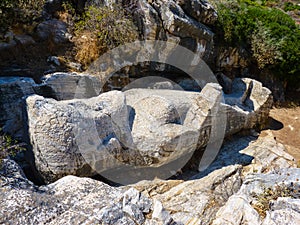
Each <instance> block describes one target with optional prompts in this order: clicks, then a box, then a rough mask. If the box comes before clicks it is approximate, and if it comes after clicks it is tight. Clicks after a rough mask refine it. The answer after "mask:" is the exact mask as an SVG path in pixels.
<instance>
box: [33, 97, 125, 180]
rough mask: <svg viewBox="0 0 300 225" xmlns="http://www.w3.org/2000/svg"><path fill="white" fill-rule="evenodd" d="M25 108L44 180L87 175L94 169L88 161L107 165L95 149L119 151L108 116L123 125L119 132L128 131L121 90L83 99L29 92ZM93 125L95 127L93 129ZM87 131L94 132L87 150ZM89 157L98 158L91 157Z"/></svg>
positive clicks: (35, 155) (36, 161)
mask: <svg viewBox="0 0 300 225" xmlns="http://www.w3.org/2000/svg"><path fill="white" fill-rule="evenodd" d="M27 108H28V118H29V121H28V126H29V133H30V140H31V144H32V147H33V152H34V157H35V163H36V165H37V168H38V170H39V171H40V173H41V174H42V176H43V177H44V179H45V181H46V182H51V181H54V180H57V179H58V178H61V177H63V176H65V175H68V174H73V175H79V176H91V175H93V174H95V172H94V171H93V169H96V168H95V165H92V162H93V163H95V164H97V165H102V166H104V167H105V165H106V164H108V165H109V162H107V161H106V159H105V158H101V157H102V156H101V155H100V156H97V151H100V152H104V153H105V152H106V151H108V152H120V151H121V149H122V147H121V145H120V142H119V141H118V140H117V137H116V134H115V133H116V132H114V130H115V129H114V127H113V122H114V121H113V119H112V118H115V120H118V121H115V122H116V123H117V124H118V127H121V128H122V129H123V130H122V134H123V135H126V134H128V133H129V132H128V131H129V125H128V123H127V124H125V122H127V120H125V122H124V120H123V119H122V118H123V117H124V115H125V118H126V113H127V108H126V105H125V98H124V95H123V94H122V93H121V92H116V91H113V92H109V93H104V94H102V95H100V96H98V97H94V98H91V99H88V100H84V101H81V100H70V101H56V100H54V99H45V98H43V97H41V96H38V95H33V96H30V97H28V98H27ZM118 118H119V119H118ZM94 124H96V125H94ZM94 127H96V128H95V129H97V130H93V128H94ZM126 129H127V130H128V131H126ZM90 134H94V135H96V136H97V137H96V141H97V143H92V144H90V146H92V147H93V148H94V149H92V150H91V152H90V151H89V150H90V149H89V148H90V146H89V142H92V141H94V140H93V139H92V138H93V137H90V136H89V135H90ZM124 139H127V137H126V136H124ZM98 142H99V143H98ZM93 151H96V153H95V154H93ZM89 157H98V158H96V159H95V160H93V161H91V160H89ZM93 159H94V158H93ZM98 160H100V162H98ZM101 160H102V161H101ZM91 167H92V168H91Z"/></svg>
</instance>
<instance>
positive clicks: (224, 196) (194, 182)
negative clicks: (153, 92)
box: [0, 136, 300, 225]
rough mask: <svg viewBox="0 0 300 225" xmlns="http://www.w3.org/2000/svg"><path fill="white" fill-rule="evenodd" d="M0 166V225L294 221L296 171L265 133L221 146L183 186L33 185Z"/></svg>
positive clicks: (69, 181) (299, 200)
mask: <svg viewBox="0 0 300 225" xmlns="http://www.w3.org/2000/svg"><path fill="white" fill-rule="evenodd" d="M2 165H3V166H2V167H1V169H0V193H4V194H0V215H1V217H0V223H4V224H6V223H13V224H32V223H34V224H37V223H39V224H46V223H47V224H81V223H97V224H99V223H103V224H153V225H154V224H189V223H191V224H216V225H217V224H222V225H223V224H263V225H267V224H297V222H298V221H299V210H298V209H299V204H300V192H299V187H300V183H299V176H300V169H297V168H290V167H295V164H294V163H293V158H292V157H291V156H290V155H288V154H287V153H286V152H285V149H284V147H283V145H281V144H278V143H277V142H276V141H275V140H274V138H273V137H272V136H265V137H260V138H259V139H258V140H255V138H254V137H242V138H239V139H235V140H232V141H229V142H227V143H226V145H225V146H224V147H223V148H222V149H221V153H220V156H219V157H218V158H217V159H216V160H215V162H214V164H212V165H211V166H210V167H209V168H208V170H206V171H203V172H201V173H199V174H197V175H195V176H193V177H191V179H190V180H188V181H183V180H168V181H165V180H160V179H155V180H151V181H141V182H139V183H136V184H133V185H130V186H123V187H118V188H116V187H112V186H109V185H107V184H104V183H102V182H100V181H96V180H93V179H90V178H79V177H74V176H66V177H64V178H62V179H59V180H58V181H56V182H54V183H52V184H50V185H46V186H41V187H38V186H35V185H34V184H33V183H32V182H30V181H28V180H27V179H26V177H25V176H24V174H23V172H22V170H21V169H20V167H19V166H18V165H17V164H16V163H15V162H14V161H12V160H7V159H6V160H4V162H3V164H2ZM250 168H252V169H250ZM253 172H254V173H253ZM266 200H267V201H266ZM233 212H234V213H233Z"/></svg>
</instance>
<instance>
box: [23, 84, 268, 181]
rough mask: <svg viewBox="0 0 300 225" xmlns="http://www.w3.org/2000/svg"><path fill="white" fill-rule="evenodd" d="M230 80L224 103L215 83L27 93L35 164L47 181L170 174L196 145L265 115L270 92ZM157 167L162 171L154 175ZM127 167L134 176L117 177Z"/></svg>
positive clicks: (252, 124) (251, 124)
mask: <svg viewBox="0 0 300 225" xmlns="http://www.w3.org/2000/svg"><path fill="white" fill-rule="evenodd" d="M235 82H236V83H237V84H239V85H240V86H241V87H240V86H239V85H237V86H238V87H235V88H234V90H235V89H236V92H235V94H232V95H230V96H225V102H227V103H228V104H225V103H224V102H222V92H221V87H220V86H219V85H217V84H207V85H206V86H205V87H204V88H203V90H202V91H201V92H200V93H197V92H186V91H179V90H167V89H130V90H127V91H125V92H124V93H122V92H118V91H112V92H107V93H104V94H101V95H99V96H98V97H94V98H90V99H84V100H68V101H56V100H53V99H46V98H43V97H40V96H31V97H29V98H28V99H27V107H28V118H29V132H30V138H31V143H32V146H33V151H34V153H35V158H36V164H37V167H38V169H39V170H40V172H41V173H42V175H43V176H44V178H45V179H46V181H47V182H50V181H53V180H56V179H58V178H60V177H62V176H65V175H67V174H72V175H80V176H87V175H93V174H94V172H93V171H97V172H103V171H107V172H108V173H110V175H109V176H112V177H110V178H112V179H114V177H115V176H117V177H118V179H119V180H118V181H119V182H121V183H122V182H125V183H127V182H135V181H137V180H139V179H152V178H153V177H155V176H162V177H163V178H166V177H169V176H171V175H172V174H174V173H175V172H176V170H178V169H180V168H181V167H183V166H184V164H185V163H186V162H187V161H188V160H189V158H190V157H191V155H192V154H193V152H194V151H195V150H196V149H200V148H203V147H205V146H206V145H207V144H209V143H219V145H221V143H222V141H223V138H224V137H225V136H228V135H231V134H233V133H236V132H239V131H241V130H243V129H251V128H253V127H255V126H257V125H260V124H261V123H263V121H265V120H266V119H267V117H268V112H269V111H268V110H269V109H270V106H271V105H270V102H271V97H270V96H271V95H270V92H269V91H268V90H267V89H265V88H263V87H262V85H261V84H260V83H259V82H256V81H252V80H247V79H246V80H245V79H244V80H239V81H235ZM170 85H171V84H170ZM226 120H227V127H226ZM49 143H51V144H50V145H49ZM214 148H218V147H216V146H215V147H214ZM214 152H216V153H217V151H214ZM211 153H212V152H211ZM57 156H59V157H57ZM209 157H210V156H209ZM174 162H177V163H174ZM168 165H172V166H171V167H170V168H169V167H168ZM136 166H137V167H140V168H141V170H140V171H143V172H141V173H139V175H138V174H135V172H133V171H135V167H136ZM90 167H91V168H90ZM161 167H164V170H166V171H168V172H167V173H166V174H165V173H161V174H159V172H158V171H160V170H162V168H161ZM143 168H144V170H143ZM147 168H153V170H152V169H150V171H152V172H149V171H146V170H147ZM129 171H131V172H132V174H131V176H130V177H131V178H133V179H134V180H130V179H128V178H125V177H124V176H123V175H124V174H126V173H129ZM171 171H173V172H171ZM174 171H175V172H174ZM131 172H130V173H131ZM146 172H147V173H148V172H149V174H148V175H146V174H145V173H146ZM107 175H108V174H107V173H106V176H107Z"/></svg>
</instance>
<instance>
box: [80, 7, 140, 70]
mask: <svg viewBox="0 0 300 225" xmlns="http://www.w3.org/2000/svg"><path fill="white" fill-rule="evenodd" d="M137 38H138V32H137V28H136V26H135V25H134V23H133V20H132V18H131V15H129V14H128V13H127V12H126V10H125V9H124V8H122V6H121V5H113V6H104V7H94V6H90V7H89V8H87V9H86V11H85V13H84V14H83V16H82V19H80V20H79V21H78V22H77V23H76V26H75V38H74V43H75V46H76V59H77V61H79V62H80V63H82V64H83V65H84V66H85V67H86V66H88V65H89V64H90V63H91V62H92V61H94V60H95V59H96V58H98V57H99V56H100V55H101V54H102V53H104V52H106V51H107V50H109V49H113V48H115V47H117V46H119V45H122V44H124V43H127V42H132V41H134V40H136V39H137Z"/></svg>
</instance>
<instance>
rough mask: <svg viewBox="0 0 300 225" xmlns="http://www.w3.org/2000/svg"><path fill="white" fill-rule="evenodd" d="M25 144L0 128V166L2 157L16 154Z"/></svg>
mask: <svg viewBox="0 0 300 225" xmlns="http://www.w3.org/2000/svg"><path fill="white" fill-rule="evenodd" d="M25 145H26V144H25V143H20V142H19V141H17V140H14V139H13V138H12V137H11V136H10V135H7V134H5V133H4V132H3V131H2V129H0V167H1V166H2V161H3V159H5V158H7V157H8V156H12V157H14V156H16V154H17V153H18V152H20V151H23V150H25V148H24V146H25Z"/></svg>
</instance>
